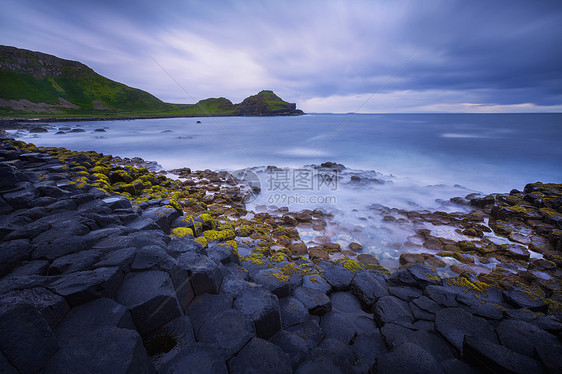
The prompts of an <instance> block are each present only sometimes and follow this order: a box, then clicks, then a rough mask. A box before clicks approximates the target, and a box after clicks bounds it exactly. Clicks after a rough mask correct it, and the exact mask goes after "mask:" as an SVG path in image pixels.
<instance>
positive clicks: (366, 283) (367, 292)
mask: <svg viewBox="0 0 562 374" xmlns="http://www.w3.org/2000/svg"><path fill="white" fill-rule="evenodd" d="M350 290H351V292H353V294H354V295H355V296H357V297H358V298H359V300H361V302H362V303H363V305H365V306H366V307H367V308H368V309H371V308H372V307H373V305H374V304H375V302H376V301H377V300H378V299H380V298H381V297H383V296H387V295H388V288H387V286H386V282H385V280H384V279H383V278H382V277H380V276H379V275H378V274H376V273H374V272H371V271H361V272H359V273H357V274H356V275H355V277H354V278H353V280H352V281H351V285H350Z"/></svg>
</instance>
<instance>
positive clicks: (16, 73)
mask: <svg viewBox="0 0 562 374" xmlns="http://www.w3.org/2000/svg"><path fill="white" fill-rule="evenodd" d="M295 114H303V113H302V111H299V110H296V105H295V104H291V103H287V102H285V101H283V100H282V99H281V98H279V97H278V96H277V95H275V94H274V93H273V92H272V91H262V92H260V93H259V94H257V95H254V96H250V97H248V98H246V99H245V100H244V101H243V102H242V103H240V104H233V103H232V102H231V101H230V100H228V99H225V98H222V97H221V98H216V99H215V98H212V99H205V100H201V101H199V102H198V103H197V104H169V103H165V102H163V101H161V100H159V99H158V98H156V97H155V96H153V95H151V94H149V93H148V92H145V91H142V90H139V89H136V88H132V87H129V86H127V85H124V84H122V83H119V82H115V81H112V80H111V79H108V78H105V77H103V76H101V75H99V74H97V73H96V72H95V71H93V70H92V69H90V68H89V67H88V66H86V65H84V64H82V63H80V62H77V61H70V60H64V59H61V58H58V57H55V56H51V55H48V54H44V53H40V52H33V51H28V50H24V49H18V48H14V47H8V46H0V117H20V118H25V117H55V118H74V117H108V118H112V117H141V116H235V115H243V116H244V115H246V116H256V115H295Z"/></svg>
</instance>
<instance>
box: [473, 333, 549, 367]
mask: <svg viewBox="0 0 562 374" xmlns="http://www.w3.org/2000/svg"><path fill="white" fill-rule="evenodd" d="M463 352H464V355H465V357H466V359H467V360H468V361H469V362H471V363H474V364H475V365H477V366H479V367H481V368H482V369H484V370H486V371H489V372H494V373H521V374H528V373H541V372H542V371H543V370H542V367H541V365H540V364H539V363H538V362H537V361H535V360H533V359H531V358H529V357H527V356H524V355H522V354H520V353H516V352H513V351H511V350H509V349H508V348H506V347H504V346H502V345H499V344H495V343H493V342H490V341H489V340H487V339H484V338H480V337H478V336H466V337H465V338H464V343H463Z"/></svg>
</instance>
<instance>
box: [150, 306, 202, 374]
mask: <svg viewBox="0 0 562 374" xmlns="http://www.w3.org/2000/svg"><path fill="white" fill-rule="evenodd" d="M194 343H195V335H194V333H193V326H192V325H191V321H190V320H189V317H187V316H181V317H178V318H176V319H174V320H172V321H170V322H168V323H167V324H166V325H164V326H163V327H162V328H160V329H158V330H156V331H154V332H153V333H152V334H150V335H149V336H147V337H146V338H145V339H144V346H145V347H146V349H147V353H148V355H149V356H150V358H151V360H152V362H153V363H154V364H155V366H156V369H160V368H161V367H163V366H165V365H166V364H167V363H168V362H170V361H171V360H173V359H174V357H176V356H177V355H178V354H179V353H180V352H181V351H182V350H183V349H186V348H188V347H190V346H191V345H193V344H194Z"/></svg>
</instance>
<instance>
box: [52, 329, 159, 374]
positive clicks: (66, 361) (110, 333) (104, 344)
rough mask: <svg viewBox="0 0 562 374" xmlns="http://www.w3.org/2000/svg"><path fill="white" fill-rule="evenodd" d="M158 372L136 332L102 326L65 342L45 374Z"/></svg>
mask: <svg viewBox="0 0 562 374" xmlns="http://www.w3.org/2000/svg"><path fill="white" fill-rule="evenodd" d="M62 372H71V373H131V374H133V373H143V374H144V373H147V374H148V373H154V368H153V367H152V364H151V362H150V360H149V358H148V356H147V354H146V350H145V348H144V346H143V344H142V340H141V337H140V336H139V334H138V333H137V332H136V331H134V330H127V329H120V328H117V327H109V326H105V327H100V328H99V329H96V330H94V331H90V332H88V333H86V334H83V335H77V336H74V337H72V338H70V339H68V340H65V341H64V343H63V344H62V345H61V349H60V350H59V351H58V352H57V354H56V356H55V357H54V358H53V359H52V360H51V361H49V363H48V364H47V366H46V368H45V370H44V373H45V374H50V373H62Z"/></svg>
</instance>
